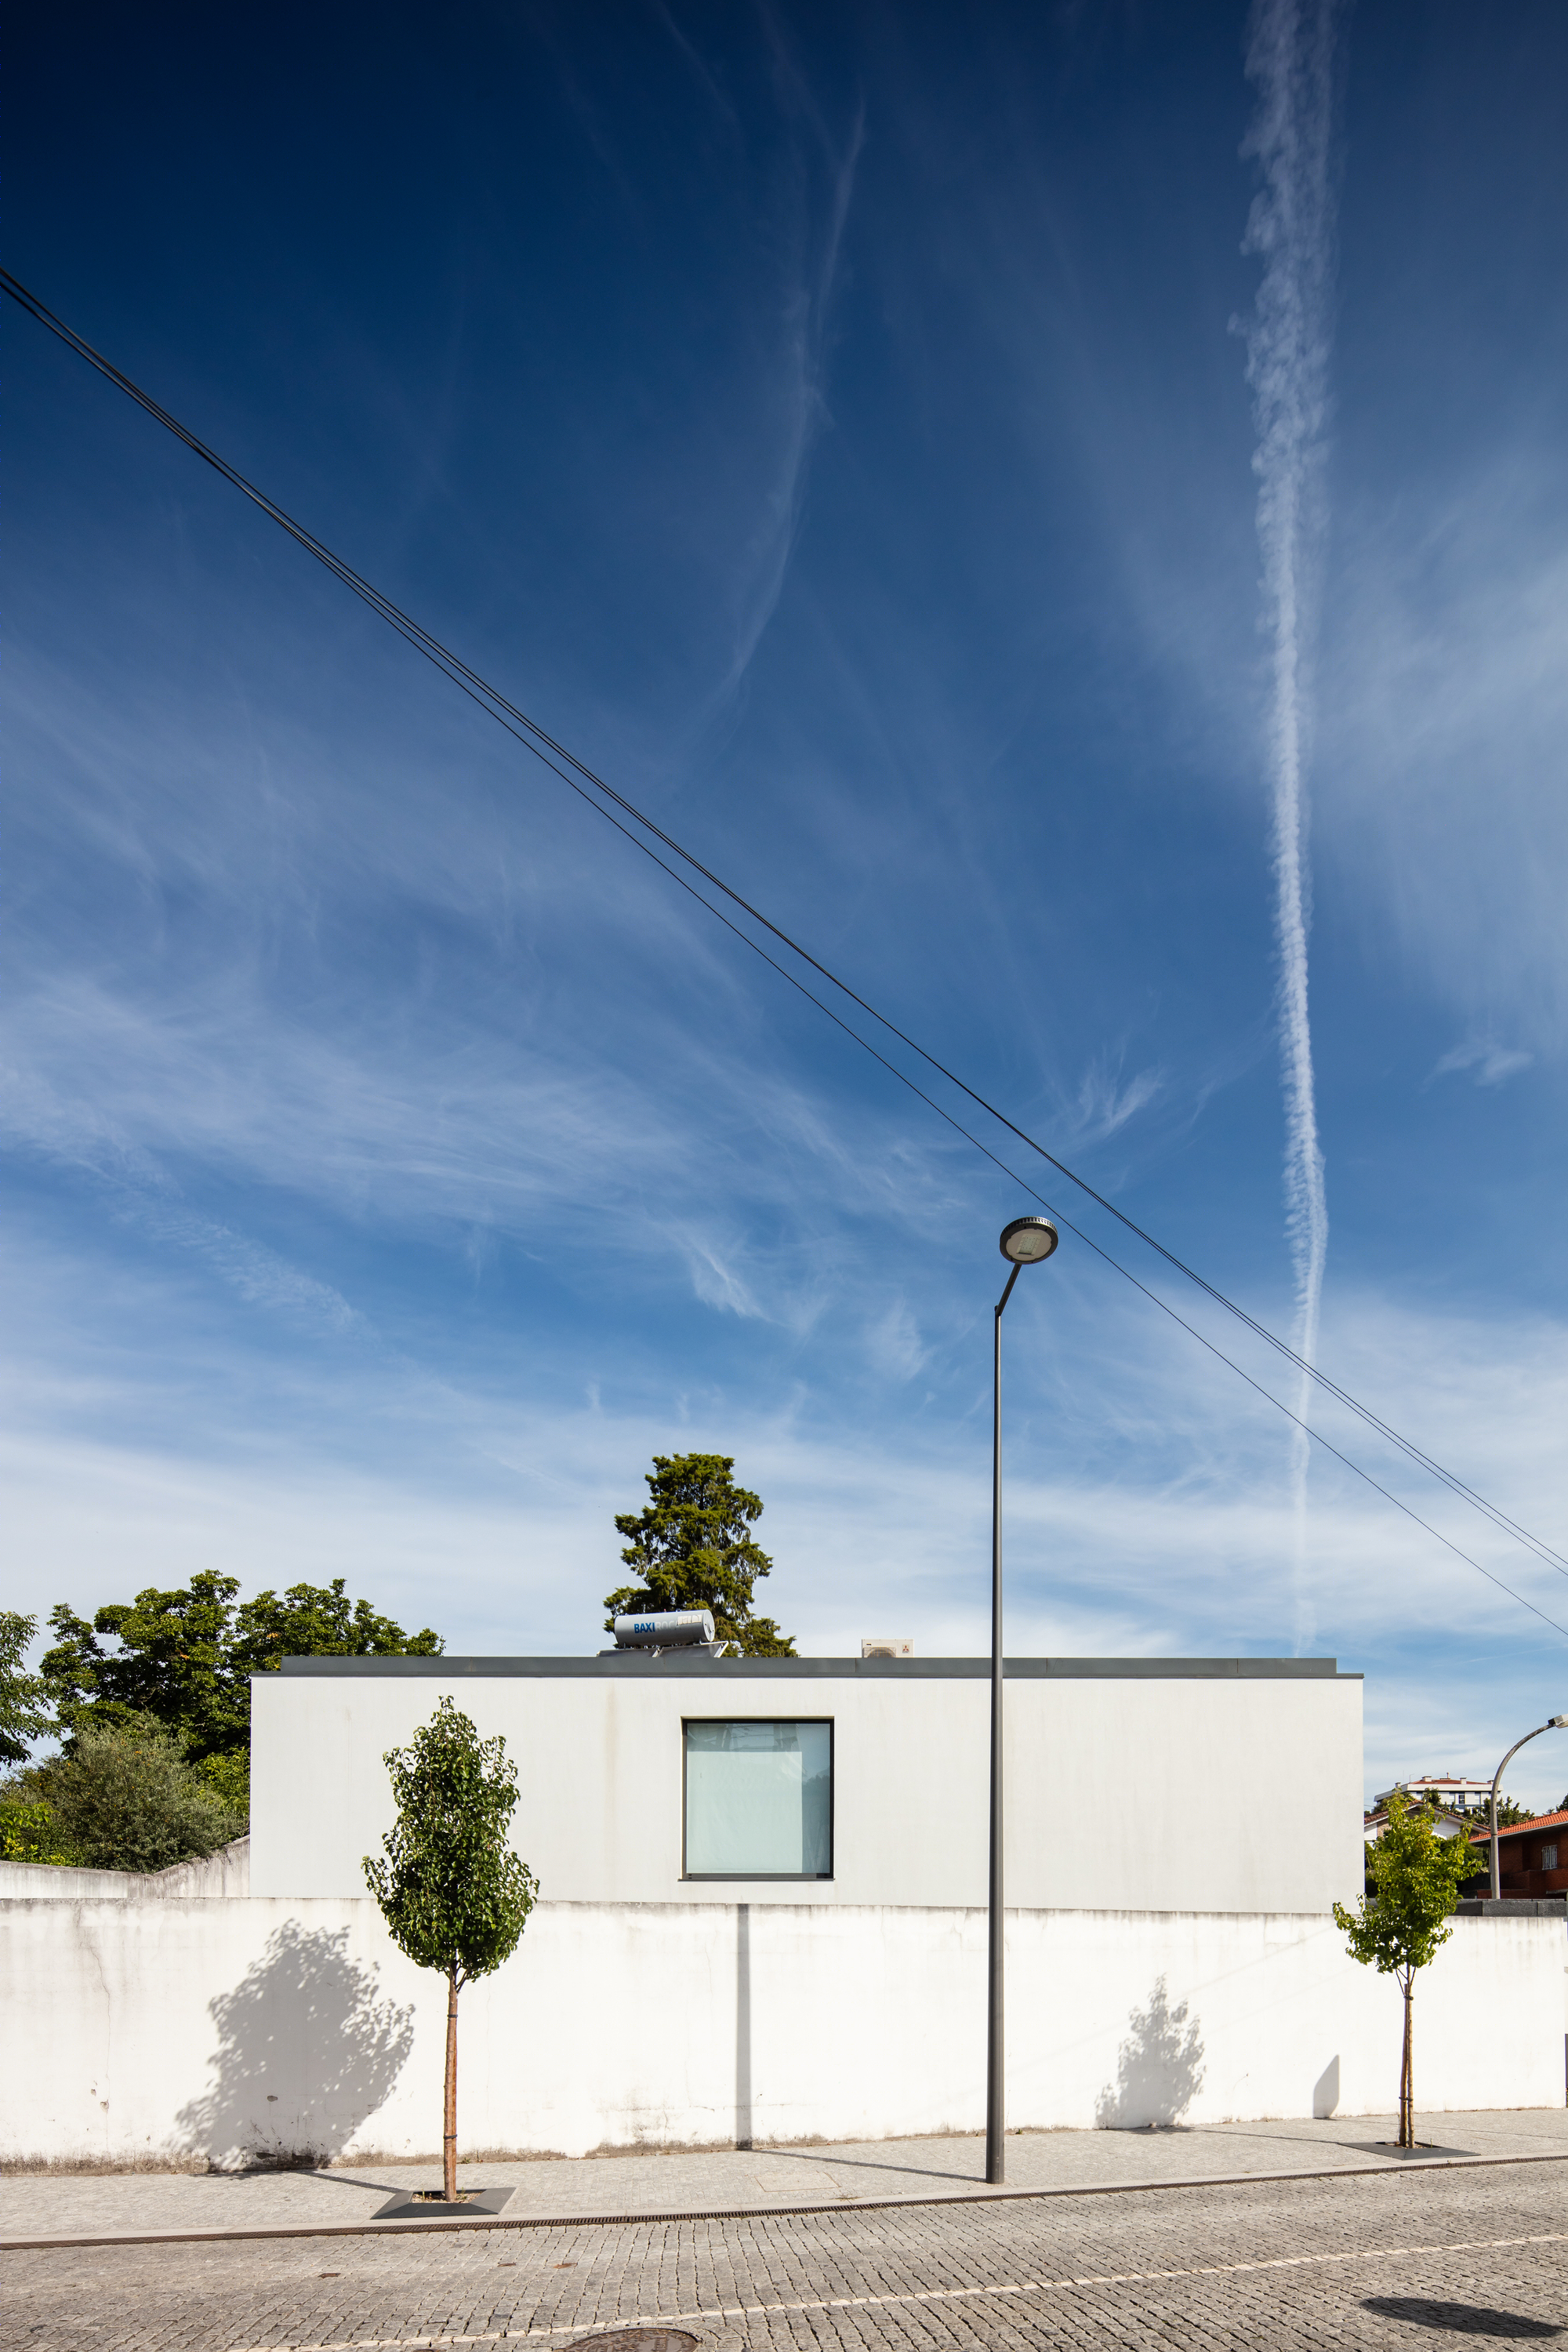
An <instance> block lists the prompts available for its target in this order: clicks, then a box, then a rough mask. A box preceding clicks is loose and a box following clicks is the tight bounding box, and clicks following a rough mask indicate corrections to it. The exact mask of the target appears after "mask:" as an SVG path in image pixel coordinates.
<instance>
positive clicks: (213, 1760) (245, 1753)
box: [195, 1747, 250, 1834]
mask: <svg viewBox="0 0 1568 2352" xmlns="http://www.w3.org/2000/svg"><path fill="white" fill-rule="evenodd" d="M195 1774H196V1778H197V1780H199V1781H200V1782H201V1784H202V1786H203V1787H204V1788H205V1789H210V1790H212V1793H213V1795H214V1796H215V1797H216V1799H217V1801H218V1803H219V1804H220V1805H221V1806H222V1807H223V1809H224V1811H225V1812H226V1813H232V1815H233V1816H234V1818H235V1820H236V1822H242V1823H243V1822H248V1821H249V1819H250V1749H249V1748H248V1747H245V1748H226V1749H225V1750H224V1753H223V1754H222V1755H221V1756H204V1757H203V1758H202V1760H201V1762H200V1763H199V1764H198V1765H197V1766H196V1767H195ZM236 1834H238V1832H236Z"/></svg>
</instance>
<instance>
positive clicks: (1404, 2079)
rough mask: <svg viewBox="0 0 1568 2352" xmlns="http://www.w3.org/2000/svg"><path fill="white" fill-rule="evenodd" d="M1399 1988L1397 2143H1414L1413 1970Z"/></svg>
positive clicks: (1408, 1972) (1411, 2145) (1405, 2145)
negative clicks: (1401, 2045) (1401, 2033)
mask: <svg viewBox="0 0 1568 2352" xmlns="http://www.w3.org/2000/svg"><path fill="white" fill-rule="evenodd" d="M1401 1990H1403V1992H1404V1994H1405V2055H1404V2057H1403V2058H1402V2059H1401V2061H1400V2064H1399V2145H1400V2147H1415V2080H1414V2074H1415V2068H1414V2063H1413V2061H1414V2054H1415V2053H1414V2049H1413V2034H1412V2026H1413V2021H1414V2018H1415V1978H1414V1972H1413V1971H1410V1970H1406V1972H1405V1979H1404V1982H1403V1985H1402V1988H1401Z"/></svg>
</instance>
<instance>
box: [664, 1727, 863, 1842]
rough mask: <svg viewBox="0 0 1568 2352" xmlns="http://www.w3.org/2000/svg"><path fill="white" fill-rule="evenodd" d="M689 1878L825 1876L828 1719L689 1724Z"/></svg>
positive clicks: (829, 1804) (829, 1829)
mask: <svg viewBox="0 0 1568 2352" xmlns="http://www.w3.org/2000/svg"><path fill="white" fill-rule="evenodd" d="M682 1729H683V1732H684V1735H685V1756H684V1766H685V1813H686V1819H685V1833H686V1876H687V1877H688V1878H831V1877H832V1875H833V1725H832V1722H831V1720H827V1721H808V1722H804V1723H803V1722H785V1723H780V1722H755V1721H751V1722H742V1723H690V1722H689V1723H687V1724H685V1725H683V1727H682Z"/></svg>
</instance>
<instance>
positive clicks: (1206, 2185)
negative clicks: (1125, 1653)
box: [0, 2148, 1568, 2254]
mask: <svg viewBox="0 0 1568 2352" xmlns="http://www.w3.org/2000/svg"><path fill="white" fill-rule="evenodd" d="M1506 2164H1568V2148H1564V2149H1563V2150H1562V2151H1561V2152H1557V2151H1553V2152H1552V2154H1550V2155H1546V2156H1437V2157H1414V2158H1412V2157H1404V2158H1397V2159H1395V2158H1373V2160H1372V2161H1370V2162H1368V2163H1366V2164H1337V2165H1329V2166H1321V2167H1317V2168H1313V2169H1312V2170H1310V2171H1304V2172H1203V2173H1195V2174H1194V2175H1192V2176H1191V2178H1189V2179H1184V2180H1102V2181H1091V2182H1087V2183H1069V2184H1068V2185H1066V2186H1063V2187H1057V2188H1049V2189H953V2190H951V2191H947V2190H943V2191H942V2192H940V2193H939V2194H936V2195H933V2196H930V2197H858V2198H843V2199H839V2200H836V2201H835V2202H834V2203H832V2204H824V2203H822V2202H820V2201H819V2202H816V2203H813V2204H809V2205H704V2206H700V2207H691V2206H682V2207H679V2208H678V2209H675V2210H670V2211H667V2212H647V2213H520V2214H516V2215H511V2214H507V2213H499V2214H484V2215H480V2216H478V2217H476V2219H475V2220H473V2221H284V2222H279V2223H277V2224H275V2225H274V2226H272V2227H271V2228H266V2229H255V2230H221V2229H219V2230H105V2231H97V2232H95V2233H93V2234H91V2235H83V2236H75V2235H72V2234H68V2233H66V2232H63V2231H62V2232H60V2233H58V2234H56V2235H53V2236H45V2237H35V2238H0V2253H7V2254H19V2253H29V2252H47V2251H48V2250H50V2249H51V2248H56V2247H58V2248H61V2249H64V2248H67V2247H71V2246H188V2245H213V2244H224V2243H239V2242H243V2241H247V2240H255V2239H263V2238H405V2237H426V2238H427V2237H430V2236H433V2235H434V2234H436V2233H437V2231H442V2232H447V2233H448V2234H449V2233H450V2232H452V2231H469V2232H472V2231H476V2230H607V2229H615V2228H617V2227H620V2228H627V2229H637V2228H640V2227H642V2226H644V2225H645V2224H647V2223H648V2222H669V2221H779V2220H787V2219H789V2218H791V2217H799V2216H803V2215H807V2214H813V2213H897V2212H901V2211H902V2210H904V2209H905V2208H906V2207H908V2208H910V2209H911V2210H917V2211H918V2210H921V2209H922V2208H923V2209H926V2210H929V2209H930V2208H931V2207H932V2206H936V2205H1023V2204H1038V2203H1043V2202H1044V2201H1045V2200H1047V2199H1048V2198H1053V2197H1142V2196H1150V2195H1153V2194H1157V2193H1158V2192H1159V2191H1161V2190H1163V2189H1254V2188H1258V2187H1259V2186H1260V2185H1262V2184H1265V2183H1268V2182H1270V2181H1277V2180H1370V2179H1387V2178H1388V2176H1389V2175H1390V2174H1391V2173H1396V2174H1408V2173H1417V2172H1475V2171H1479V2170H1483V2169H1485V2168H1489V2167H1494V2166H1498V2165H1506Z"/></svg>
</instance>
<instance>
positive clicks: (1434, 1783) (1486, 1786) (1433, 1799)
mask: <svg viewBox="0 0 1568 2352" xmlns="http://www.w3.org/2000/svg"><path fill="white" fill-rule="evenodd" d="M1394 1789H1397V1790H1400V1791H1401V1792H1402V1794H1403V1795H1405V1796H1406V1797H1408V1798H1409V1800H1410V1802H1411V1803H1412V1805H1426V1804H1436V1805H1437V1806H1438V1807H1439V1808H1440V1809H1441V1810H1442V1811H1444V1812H1445V1813H1476V1814H1479V1815H1484V1814H1485V1812H1486V1811H1487V1807H1488V1806H1489V1803H1490V1802H1491V1793H1492V1784H1491V1782H1490V1781H1489V1780H1462V1779H1461V1778H1460V1777H1459V1775H1458V1773H1456V1772H1424V1773H1423V1774H1422V1776H1421V1778H1420V1780H1395V1782H1394V1788H1393V1789H1380V1790H1378V1793H1377V1795H1376V1796H1375V1797H1374V1798H1373V1811H1377V1812H1382V1811H1384V1808H1385V1807H1386V1805H1387V1803H1388V1801H1389V1799H1390V1797H1392V1796H1393V1794H1394ZM1369 1834H1370V1832H1369Z"/></svg>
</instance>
